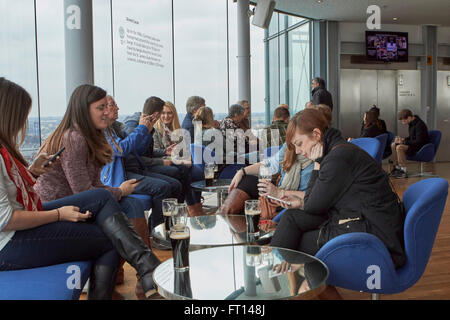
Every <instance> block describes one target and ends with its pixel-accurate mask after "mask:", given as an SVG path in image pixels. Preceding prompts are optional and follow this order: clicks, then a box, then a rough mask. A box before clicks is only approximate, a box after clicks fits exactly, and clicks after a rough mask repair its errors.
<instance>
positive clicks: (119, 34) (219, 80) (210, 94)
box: [0, 0, 310, 159]
mask: <svg viewBox="0 0 450 320" xmlns="http://www.w3.org/2000/svg"><path fill="white" fill-rule="evenodd" d="M63 5H64V2H63V1H62V0H61V1H54V0H39V1H34V0H16V1H10V0H0V28H1V30H2V31H1V32H0V47H1V50H0V76H3V77H6V78H8V79H10V80H11V81H14V82H16V83H18V84H20V85H21V86H23V87H24V88H25V89H26V90H27V91H28V92H29V93H30V94H31V96H32V98H33V108H32V112H31V114H30V117H29V123H28V133H27V137H26V140H25V143H24V145H23V146H22V151H23V153H24V154H25V156H26V157H27V159H31V158H32V156H33V155H34V153H35V152H36V150H37V149H38V148H39V146H40V144H41V143H42V141H43V140H44V139H45V138H46V137H47V136H48V135H49V134H50V133H51V132H52V131H53V130H54V128H55V127H56V126H57V125H58V124H59V122H60V121H61V118H62V116H63V114H64V113H65V110H66V107H67V96H66V88H65V80H66V73H65V54H64V50H65V43H64V6H63ZM92 5H93V39H94V82H95V84H96V85H98V86H100V87H102V88H104V89H105V90H107V91H108V93H109V94H111V95H114V97H115V99H116V101H117V103H118V104H119V107H120V115H119V117H120V119H123V117H124V116H127V115H130V114H132V113H134V112H136V111H140V110H141V109H142V106H143V104H144V101H145V99H146V98H148V97H149V96H159V97H161V98H162V99H164V100H170V101H173V102H174V103H175V105H176V107H177V109H178V112H179V115H180V120H183V116H184V114H185V112H186V110H185V103H186V100H187V98H188V97H189V96H192V95H199V96H203V97H204V98H205V99H206V104H207V105H208V106H210V107H211V108H212V109H213V110H214V113H215V116H216V119H218V120H220V119H221V118H223V117H225V116H226V115H227V113H228V107H229V105H230V104H233V103H235V102H237V100H238V99H239V97H238V63H237V62H238V61H237V38H238V35H237V12H236V11H237V4H236V2H234V1H233V0H214V1H211V0H192V1H185V0H152V1H148V0H133V5H130V3H129V2H126V1H122V0H95V1H92ZM35 6H36V7H35ZM18 13H19V14H18ZM249 20H251V18H249ZM309 41H310V40H309V23H308V21H305V20H304V19H302V18H298V17H294V16H289V15H285V14H279V13H275V14H274V16H273V18H272V22H271V25H270V27H269V30H263V29H261V28H258V27H256V26H253V25H252V24H251V23H250V51H251V107H252V127H253V128H258V127H261V126H263V125H265V124H266V121H265V120H266V114H265V113H266V110H270V117H271V116H272V112H273V110H274V109H275V107H276V106H277V105H278V104H279V103H288V104H289V105H290V107H291V110H292V111H297V110H298V106H301V105H303V104H304V102H305V99H307V97H308V95H309V78H310V72H309V69H310V67H309V66H310V63H309V59H310V57H309V55H310V53H309V52H310V46H309ZM266 75H267V76H266Z"/></svg>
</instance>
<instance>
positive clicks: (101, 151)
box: [34, 85, 150, 299]
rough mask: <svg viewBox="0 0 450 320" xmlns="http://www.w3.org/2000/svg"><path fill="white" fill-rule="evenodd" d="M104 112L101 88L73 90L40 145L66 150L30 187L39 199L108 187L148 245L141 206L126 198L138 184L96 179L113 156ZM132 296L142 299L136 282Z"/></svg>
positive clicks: (50, 148) (53, 149) (148, 237)
mask: <svg viewBox="0 0 450 320" xmlns="http://www.w3.org/2000/svg"><path fill="white" fill-rule="evenodd" d="M107 114H108V108H107V103H106V92H105V91H104V90H103V89H101V88H98V87H95V86H91V85H82V86H79V87H78V88H77V89H75V91H74V92H73V94H72V96H71V98H70V101H69V105H68V107H67V110H66V113H65V115H64V117H63V119H62V121H61V123H60V124H59V126H58V127H57V128H56V129H55V130H54V131H53V132H52V134H51V135H50V136H49V137H48V138H47V140H46V141H45V142H44V144H43V146H42V148H41V150H42V151H44V152H46V153H48V154H54V153H56V152H57V151H58V150H59V149H60V148H61V147H63V146H64V147H65V148H66V149H65V150H64V151H63V152H62V153H61V156H60V161H59V162H58V163H55V165H54V167H53V170H51V171H49V172H47V173H45V174H43V175H41V176H40V177H39V178H38V180H37V183H36V185H35V187H34V189H35V190H36V192H37V193H38V194H39V196H40V197H41V199H42V200H43V201H53V200H56V199H59V198H62V197H67V196H70V195H73V194H77V193H79V192H82V191H86V190H91V189H107V190H109V191H110V192H111V193H112V195H113V196H114V198H115V199H116V200H117V201H118V202H119V204H120V206H121V208H122V211H123V212H124V213H125V214H126V215H127V217H128V219H129V221H130V222H131V223H132V224H133V226H134V228H135V229H136V231H137V232H138V234H139V235H140V236H141V238H142V240H143V241H144V243H145V244H146V245H147V246H148V247H149V248H150V236H149V231H148V227H147V222H146V219H145V216H144V207H143V205H142V204H141V202H140V201H139V200H138V199H135V198H131V197H128V195H130V194H131V193H132V192H133V190H134V188H135V187H136V186H137V185H138V184H139V183H135V181H136V180H135V179H131V180H127V181H125V182H123V183H122V184H121V185H120V187H119V188H111V187H108V186H105V185H103V184H102V183H101V181H100V171H101V168H102V166H104V165H105V164H106V163H108V162H110V161H111V160H112V158H113V150H112V148H111V146H110V145H109V143H108V141H107V140H106V138H105V135H104V130H105V129H106V128H107V127H108V123H109V122H108V119H107ZM148 121H150V119H148ZM136 295H137V296H138V298H140V299H144V298H145V296H144V295H143V292H142V288H141V286H140V283H139V281H138V282H137V286H136Z"/></svg>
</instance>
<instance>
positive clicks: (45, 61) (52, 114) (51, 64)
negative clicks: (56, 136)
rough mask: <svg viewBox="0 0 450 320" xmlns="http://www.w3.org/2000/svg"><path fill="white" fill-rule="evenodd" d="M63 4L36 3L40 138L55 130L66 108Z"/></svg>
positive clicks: (61, 2)
mask: <svg viewBox="0 0 450 320" xmlns="http://www.w3.org/2000/svg"><path fill="white" fill-rule="evenodd" d="M63 4H64V3H63V1H54V0H40V1H36V14H37V31H38V32H37V37H38V57H39V96H40V101H41V103H40V106H41V110H40V111H41V131H42V133H41V135H42V140H45V139H46V138H47V137H48V135H49V134H50V133H51V132H52V131H53V130H54V129H55V128H56V127H57V126H58V124H59V122H60V121H61V119H62V117H63V115H64V113H65V111H66V107H67V101H66V86H65V83H66V75H65V57H64V50H65V47H64V7H63Z"/></svg>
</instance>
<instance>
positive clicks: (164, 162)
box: [124, 97, 203, 215]
mask: <svg viewBox="0 0 450 320" xmlns="http://www.w3.org/2000/svg"><path fill="white" fill-rule="evenodd" d="M165 104H166V103H165V102H164V101H163V100H162V99H160V98H158V97H150V98H149V99H147V100H146V102H145V104H144V108H143V111H142V113H145V114H152V113H154V112H158V120H159V118H160V117H159V114H162V113H163V112H164V105H165ZM166 111H167V109H166ZM140 115H141V113H139V112H137V113H135V114H134V115H133V116H131V117H127V118H125V120H124V125H125V132H126V133H131V132H133V130H135V128H136V126H137V122H136V120H137V118H136V117H137V116H140ZM170 117H171V115H170V114H168V113H167V112H166V114H165V115H164V117H163V118H164V119H166V120H165V121H167V122H169V121H168V119H169V118H170ZM155 126H156V124H155ZM175 130H176V129H175ZM156 131H157V130H156V129H155V128H153V130H152V131H151V132H150V136H151V139H150V143H149V145H148V147H147V149H146V150H145V151H144V152H140V153H139V155H140V159H135V161H134V162H132V161H129V160H127V163H126V166H127V168H128V170H130V171H133V172H134V173H137V174H141V175H146V176H149V177H152V178H156V179H160V180H164V181H166V182H168V183H169V184H170V187H171V189H172V190H171V193H172V196H171V197H174V198H177V199H178V201H179V202H182V201H184V200H186V203H187V204H188V211H189V214H190V215H201V214H203V211H202V207H201V203H200V196H196V195H195V194H194V193H193V191H192V190H191V182H192V170H191V163H190V161H189V162H184V161H182V162H178V161H177V160H176V159H172V158H171V157H170V156H171V154H172V150H173V148H174V147H175V146H176V145H177V143H178V142H177V143H173V144H171V145H169V146H168V147H167V148H165V149H158V148H155V147H154V139H153V136H154V135H155V133H156ZM201 179H202V178H200V179H198V180H201ZM194 181H197V180H194Z"/></svg>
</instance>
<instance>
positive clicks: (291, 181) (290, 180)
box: [280, 154, 313, 191]
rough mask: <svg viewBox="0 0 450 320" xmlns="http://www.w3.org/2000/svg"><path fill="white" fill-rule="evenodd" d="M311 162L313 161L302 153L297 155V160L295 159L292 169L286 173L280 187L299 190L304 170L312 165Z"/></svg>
mask: <svg viewBox="0 0 450 320" xmlns="http://www.w3.org/2000/svg"><path fill="white" fill-rule="evenodd" d="M311 163H313V161H312V160H310V159H308V158H305V157H303V156H302V155H300V154H299V155H297V160H295V162H294V164H293V165H292V167H291V169H290V170H289V171H286V173H285V174H284V177H283V180H281V185H280V189H283V190H294V191H296V190H298V187H299V186H300V179H301V174H302V170H303V169H305V168H306V167H308V166H309V165H311Z"/></svg>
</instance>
